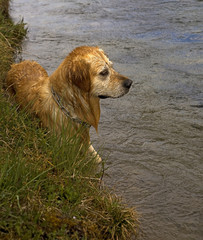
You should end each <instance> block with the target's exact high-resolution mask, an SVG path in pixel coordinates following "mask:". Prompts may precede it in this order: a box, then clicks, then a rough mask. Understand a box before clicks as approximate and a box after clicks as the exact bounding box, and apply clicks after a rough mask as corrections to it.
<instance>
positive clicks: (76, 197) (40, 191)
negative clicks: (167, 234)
mask: <svg viewBox="0 0 203 240" xmlns="http://www.w3.org/2000/svg"><path fill="white" fill-rule="evenodd" d="M0 9H1V10H0V17H1V18H0V24H1V32H0V56H1V59H0V62H1V63H0V76H1V77H0V88H1V91H0V116H1V118H0V128H1V129H0V140H1V141H0V164H1V169H0V170H1V175H0V191H1V194H0V196H1V197H0V201H1V203H2V204H1V206H0V212H1V218H0V238H1V239H11V240H12V239H98V240H99V239H101V240H102V239H130V238H131V236H132V235H133V236H136V235H137V231H138V220H137V213H136V211H135V209H133V208H129V207H127V206H126V205H124V204H123V202H122V200H121V199H120V198H119V197H118V196H116V195H115V194H114V193H112V192H111V191H110V190H109V189H107V188H106V187H104V186H102V184H101V181H100V179H101V176H102V174H103V172H102V171H101V172H99V173H95V168H96V166H95V163H94V159H86V158H85V157H84V156H83V158H82V157H80V159H78V157H77V156H78V154H77V153H78V149H77V148H78V147H79V145H78V139H74V140H73V141H74V149H73V147H72V145H71V144H72V143H70V142H67V141H64V139H63V136H62V137H61V138H60V139H58V137H56V136H53V135H51V134H49V133H47V131H46V130H45V129H41V128H39V121H38V120H33V119H31V117H30V116H28V115H27V113H26V112H24V111H19V110H17V106H16V105H15V104H13V105H12V104H11V103H9V101H8V100H7V99H6V98H5V96H4V95H5V91H4V90H3V85H4V82H5V77H6V73H7V71H8V70H9V69H10V66H11V64H12V63H13V62H14V59H15V56H16V55H17V54H18V52H19V51H20V49H21V43H22V41H23V39H24V37H25V36H26V32H27V30H26V29H25V24H24V23H23V22H22V21H21V22H20V23H18V24H14V23H13V22H12V20H11V19H10V17H9V0H0ZM59 141H62V144H60V145H59V144H58V142H59Z"/></svg>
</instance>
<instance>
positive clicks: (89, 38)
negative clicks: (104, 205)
mask: <svg viewBox="0 0 203 240" xmlns="http://www.w3.org/2000/svg"><path fill="white" fill-rule="evenodd" d="M11 8H12V16H13V18H14V19H15V20H19V18H20V17H24V20H25V22H26V23H27V24H28V27H29V34H28V39H27V40H26V41H25V44H24V47H23V58H24V59H34V60H37V61H38V62H39V63H40V64H41V65H42V66H43V67H44V68H45V69H46V70H47V71H48V72H49V73H51V72H52V71H53V70H54V69H55V68H56V67H57V66H58V65H59V64H60V62H61V61H62V60H63V59H64V58H65V56H66V55H67V54H68V53H69V52H70V51H71V50H72V49H73V48H75V47H77V46H79V45H99V46H100V47H102V48H103V49H104V50H105V51H106V52H107V53H108V55H109V57H110V59H111V60H112V61H113V62H114V63H115V68H116V69H117V70H118V71H119V72H121V73H123V74H125V75H127V76H128V77H129V78H131V79H133V80H134V85H133V88H132V90H131V91H130V93H129V94H128V95H126V96H124V97H123V98H120V99H114V100H111V99H108V100H103V101H102V103H101V105H102V114H101V115H102V116H101V123H100V127H99V132H100V134H99V136H97V135H96V134H95V133H94V131H93V130H92V136H93V137H92V141H93V143H94V145H95V148H97V149H98V148H99V147H100V146H101V145H102V146H103V151H102V153H103V155H104V156H107V155H108V161H107V166H108V170H107V172H108V174H109V176H110V177H107V178H106V179H105V181H106V183H107V184H109V185H110V186H113V187H114V188H115V191H116V192H117V193H119V194H120V195H121V196H123V197H124V199H125V200H126V202H127V203H128V204H129V205H131V206H136V207H137V210H138V211H139V213H140V214H141V218H140V221H141V233H140V237H139V239H140V240H192V239H194V240H200V239H202V238H201V236H202V235H203V231H202V229H203V226H202V223H203V187H202V184H203V171H202V170H203V150H202V148H203V131H202V130H203V31H202V30H203V21H202V16H203V15H202V12H203V2H202V1H197V0H179V1H178V0H153V1H150V0H142V1H141V0H140V1H138V0H137V1H135V0H111V1H109V0H95V1H90V0H83V1H82V0H74V1H73V0H72V1H71V0H70V1H65V0H55V1H53V0H47V1H43V0H38V1H36V0H29V1H26V0H13V1H12V5H11Z"/></svg>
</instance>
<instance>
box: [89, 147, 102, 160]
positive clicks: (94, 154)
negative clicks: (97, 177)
mask: <svg viewBox="0 0 203 240" xmlns="http://www.w3.org/2000/svg"><path fill="white" fill-rule="evenodd" d="M89 152H90V153H91V154H92V155H93V156H94V157H95V159H96V162H97V163H101V161H102V159H101V157H100V156H99V154H98V153H97V151H96V150H95V149H94V147H93V146H92V145H90V146H89Z"/></svg>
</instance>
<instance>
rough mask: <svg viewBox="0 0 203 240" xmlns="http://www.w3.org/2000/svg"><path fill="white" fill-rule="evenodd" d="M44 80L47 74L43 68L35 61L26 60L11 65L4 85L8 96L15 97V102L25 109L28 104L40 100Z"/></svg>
mask: <svg viewBox="0 0 203 240" xmlns="http://www.w3.org/2000/svg"><path fill="white" fill-rule="evenodd" d="M46 80H48V74H47V72H46V71H45V70H44V68H43V67H42V66H40V65H39V64H38V63H37V62H35V61H28V60H27V61H23V62H21V63H18V64H13V65H12V67H11V69H10V71H9V72H8V74H7V78H6V85H7V90H8V92H9V94H10V95H15V98H16V101H17V102H18V103H19V104H20V105H21V106H23V107H26V106H27V105H28V103H31V102H34V101H36V99H37V98H39V99H40V98H41V97H40V93H41V92H42V91H41V90H42V89H43V88H44V87H45V86H46ZM46 87H47V86H46ZM43 90H44V89H43Z"/></svg>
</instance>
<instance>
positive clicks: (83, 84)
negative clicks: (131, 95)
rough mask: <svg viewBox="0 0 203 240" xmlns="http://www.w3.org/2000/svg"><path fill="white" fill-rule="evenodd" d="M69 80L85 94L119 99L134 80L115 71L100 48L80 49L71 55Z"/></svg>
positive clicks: (84, 47)
mask: <svg viewBox="0 0 203 240" xmlns="http://www.w3.org/2000/svg"><path fill="white" fill-rule="evenodd" d="M68 58H69V64H71V66H70V71H69V73H68V74H69V76H68V78H69V79H71V81H72V83H73V84H74V85H76V86H77V87H78V88H80V89H81V90H83V91H84V92H88V93H89V94H91V95H92V96H95V97H98V98H108V97H110V98H118V97H121V96H123V95H124V94H126V93H127V92H128V91H129V89H130V87H131V85H132V80H130V79H128V78H127V77H125V76H123V75H120V74H119V73H117V72H116V71H115V70H114V69H113V65H112V62H111V61H109V59H108V57H107V56H106V54H105V53H104V51H103V50H102V49H100V48H98V47H87V46H83V47H78V48H76V49H75V50H73V51H72V52H71V53H70V55H69V57H68Z"/></svg>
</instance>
